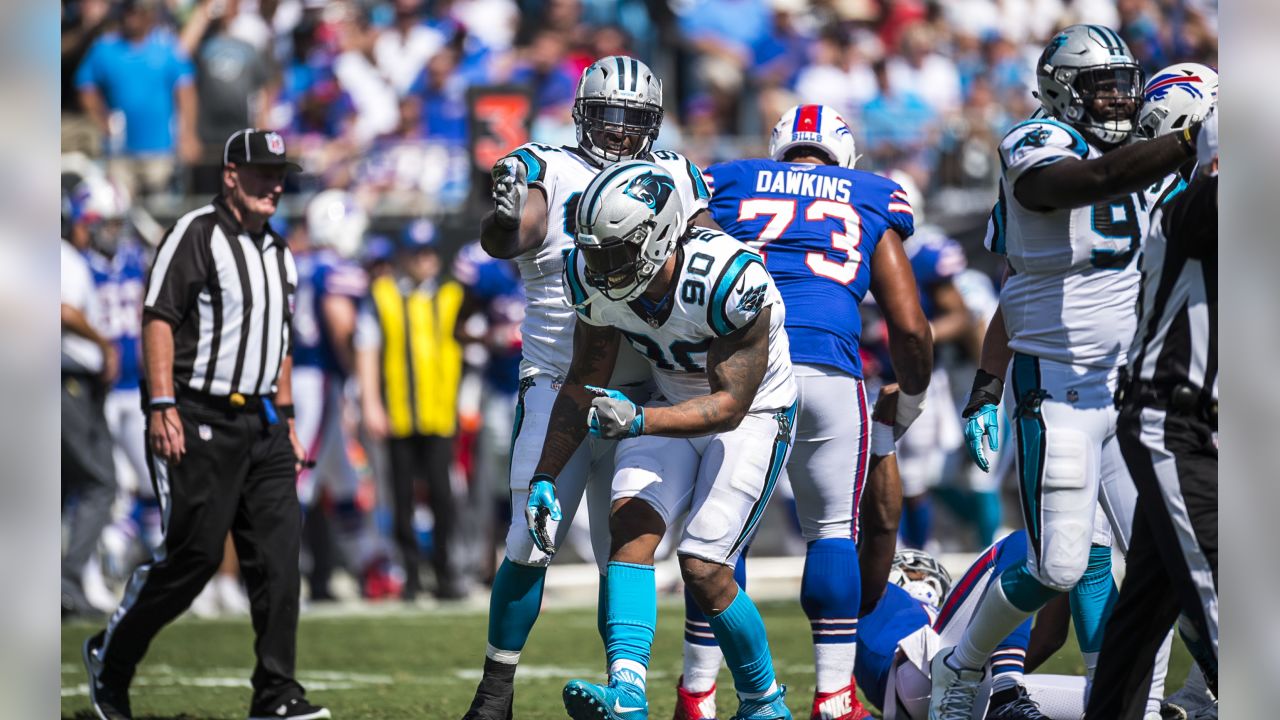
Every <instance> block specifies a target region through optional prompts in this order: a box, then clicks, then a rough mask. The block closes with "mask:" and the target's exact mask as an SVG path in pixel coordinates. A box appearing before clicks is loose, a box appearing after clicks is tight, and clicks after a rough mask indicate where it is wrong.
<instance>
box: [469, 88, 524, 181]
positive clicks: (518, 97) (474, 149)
mask: <svg viewBox="0 0 1280 720" xmlns="http://www.w3.org/2000/svg"><path fill="white" fill-rule="evenodd" d="M532 108H533V98H532V96H531V95H530V93H529V89H528V88H525V87H522V86H519V85H492V86H487V87H473V88H471V89H470V90H468V91H467V109H468V113H467V116H468V118H469V121H470V126H471V133H470V135H471V163H472V167H473V168H474V169H475V171H476V172H477V173H478V174H482V175H484V176H485V177H488V176H489V169H490V168H492V167H493V164H494V163H495V162H497V161H498V158H500V157H502V156H503V155H506V154H507V153H509V152H511V151H512V150H513V149H515V148H516V147H518V146H520V145H523V144H525V143H526V142H529V126H530V123H531V122H532V120H533V112H532ZM484 192H486V193H487V192H488V187H487V185H486V187H485V188H484Z"/></svg>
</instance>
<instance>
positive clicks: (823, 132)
mask: <svg viewBox="0 0 1280 720" xmlns="http://www.w3.org/2000/svg"><path fill="white" fill-rule="evenodd" d="M769 155H770V157H769V158H767V159H763V158H762V159H753V160H738V161H734V162H728V163H723V164H718V165H713V166H711V167H709V168H708V169H707V178H708V184H709V185H710V186H711V187H712V190H713V196H712V200H711V213H712V217H713V218H714V219H715V221H716V222H717V223H718V224H719V225H720V226H721V227H723V228H724V229H725V231H726V232H728V233H730V234H732V235H733V236H734V237H736V238H737V239H739V240H741V241H743V242H746V243H747V244H748V245H750V246H751V247H752V248H754V249H755V250H757V251H758V252H759V253H760V255H761V256H762V257H763V258H764V262H765V265H766V267H767V268H768V271H769V274H770V275H771V276H772V277H773V278H774V281H775V282H776V283H777V287H778V290H779V292H780V293H781V295H782V298H783V300H784V302H785V303H786V307H787V317H786V327H787V332H788V334H789V335H790V336H791V338H792V343H791V346H790V350H791V361H792V363H793V367H794V370H795V377H796V384H797V387H798V392H799V407H798V411H797V417H796V445H795V449H794V451H793V453H792V456H791V461H790V463H789V464H788V467H787V474H788V476H789V478H790V481H791V486H792V488H793V489H794V491H795V499H796V510H797V513H798V515H799V518H800V526H801V532H802V534H803V536H804V539H805V540H806V542H807V549H806V552H805V567H804V576H803V580H802V583H801V590H800V601H801V605H802V606H803V608H804V611H805V614H806V615H807V616H808V617H809V622H810V626H811V629H812V633H813V644H814V658H815V665H816V667H817V687H816V694H815V696H814V700H813V709H812V713H811V717H813V718H821V719H823V720H828V719H839V720H860V719H861V718H865V717H869V715H868V714H867V712H866V710H865V709H863V707H862V705H861V703H860V702H859V701H858V697H857V691H856V688H855V686H854V684H853V682H852V678H853V666H854V655H855V652H856V647H857V645H856V642H857V628H858V609H859V606H860V604H861V597H860V588H861V579H860V577H859V566H858V549H857V540H858V520H857V518H858V506H859V502H860V499H861V495H862V489H863V484H864V482H865V480H866V476H867V471H868V464H869V462H870V456H871V453H870V450H869V445H870V433H871V406H870V403H869V402H868V400H867V392H866V389H865V388H864V386H863V374H862V362H861V359H860V357H859V353H858V350H859V341H860V339H861V331H862V326H861V323H860V318H859V313H858V304H859V303H860V302H861V301H862V299H863V297H864V296H865V295H866V293H867V291H868V289H870V290H871V291H873V292H874V293H875V295H876V298H877V299H878V300H879V302H880V305H881V307H882V308H883V310H884V315H885V318H886V320H887V322H888V326H889V345H890V355H891V356H892V361H893V365H894V369H895V370H896V371H897V374H898V383H899V386H900V391H899V392H898V394H897V410H896V413H897V416H896V422H895V424H896V428H895V431H896V433H897V434H898V435H901V433H902V432H903V431H905V430H906V428H907V427H908V426H909V425H910V424H911V422H912V421H913V420H914V419H915V418H916V416H917V415H919V414H920V410H921V405H922V403H923V401H924V395H925V391H926V389H927V387H928V385H929V378H930V372H931V370H932V365H933V340H932V338H931V336H930V332H929V324H928V322H927V321H926V320H925V316H924V314H923V312H922V311H921V307H920V300H919V295H918V293H917V290H916V283H915V280H914V279H913V277H912V273H911V265H910V263H909V262H908V260H907V257H906V255H905V254H904V252H903V248H902V242H903V240H904V239H906V238H908V237H910V236H911V234H912V232H913V231H914V224H913V218H912V213H911V206H910V204H909V203H908V202H907V201H906V193H905V191H904V190H903V189H902V187H901V186H899V185H898V184H897V183H895V182H893V181H892V180H889V179H888V178H885V177H881V176H879V175H874V174H872V173H868V172H863V171H860V170H855V169H853V168H854V162H855V159H856V150H855V148H854V142H853V133H852V131H851V130H850V129H849V126H848V124H847V123H846V122H845V121H844V118H842V117H841V116H840V114H839V113H837V112H836V111H835V110H834V109H832V108H829V107H825V106H822V105H800V106H796V107H793V108H791V109H790V110H788V111H786V112H785V113H783V115H782V117H781V119H780V120H779V121H778V123H777V125H775V126H774V130H773V135H772V137H771V140H770V144H769ZM693 674H694V673H690V672H689V669H688V668H686V672H685V675H686V677H685V683H686V684H687V683H688V681H689V676H690V675H693ZM711 677H712V678H714V672H713V673H712V675H711ZM711 689H712V688H707V687H682V688H681V690H682V698H681V699H682V700H683V695H684V694H686V693H696V692H706V691H709V690H711Z"/></svg>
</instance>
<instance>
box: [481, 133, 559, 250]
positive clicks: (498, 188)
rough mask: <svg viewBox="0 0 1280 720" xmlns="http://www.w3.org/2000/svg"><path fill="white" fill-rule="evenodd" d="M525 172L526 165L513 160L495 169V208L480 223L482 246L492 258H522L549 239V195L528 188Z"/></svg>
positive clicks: (536, 188)
mask: <svg viewBox="0 0 1280 720" xmlns="http://www.w3.org/2000/svg"><path fill="white" fill-rule="evenodd" d="M504 163H505V164H504ZM500 166H501V167H500ZM524 172H525V170H524V165H522V164H520V162H519V161H517V160H514V159H513V158H503V160H501V161H499V165H497V166H494V172H493V175H494V180H493V198H494V209H493V211H492V212H490V213H489V214H487V215H485V216H484V219H482V220H481V221H480V247H482V248H484V251H485V252H487V253H489V254H490V255H491V256H493V257H496V258H501V259H504V260H509V259H511V258H514V257H517V256H519V255H523V254H525V253H527V252H529V251H530V250H533V249H534V248H537V247H539V246H540V245H542V243H543V241H544V240H545V239H546V237H547V195H546V192H545V191H543V189H542V188H540V187H537V186H534V187H529V186H528V185H526V184H525V177H524ZM516 217H518V218H519V222H518V223H517V222H515V218H516Z"/></svg>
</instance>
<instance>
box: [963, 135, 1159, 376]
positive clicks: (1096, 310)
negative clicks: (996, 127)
mask: <svg viewBox="0 0 1280 720" xmlns="http://www.w3.org/2000/svg"><path fill="white" fill-rule="evenodd" d="M1101 155H1102V153H1101V151H1099V150H1098V149H1097V148H1095V147H1093V146H1092V145H1090V144H1089V143H1088V142H1087V141H1086V140H1085V139H1084V137H1083V136H1082V135H1081V134H1080V133H1079V132H1078V131H1076V130H1075V129H1074V128H1072V127H1070V126H1068V125H1066V124H1064V123H1061V122H1058V121H1056V120H1052V119H1048V118H1037V119H1032V120H1028V121H1026V122H1023V123H1021V124H1019V125H1016V126H1014V128H1013V129H1012V130H1010V131H1009V133H1008V134H1007V135H1005V137H1004V140H1003V141H1001V143H1000V163H1001V166H1002V168H1003V173H1002V176H1001V178H1000V197H999V200H998V201H997V202H996V205H995V208H994V209H993V210H992V211H991V220H990V222H989V223H988V225H987V236H986V241H985V243H986V247H987V249H988V250H991V251H992V252H995V253H999V254H1001V255H1005V256H1006V257H1007V259H1008V261H1009V266H1010V267H1011V268H1012V273H1011V274H1010V277H1009V279H1008V281H1007V282H1006V283H1005V285H1004V287H1003V288H1001V290H1000V305H1001V307H1002V308H1003V309H1004V321H1005V326H1006V327H1007V329H1008V331H1009V346H1010V347H1011V348H1013V349H1014V350H1016V351H1018V352H1022V353H1026V354H1029V355H1035V356H1037V357H1042V358H1046V359H1050V360H1056V361H1058V362H1063V363H1071V364H1078V365H1089V366H1094V367H1116V366H1119V365H1123V364H1124V363H1125V362H1126V360H1127V357H1128V351H1129V343H1130V341H1132V340H1133V334H1134V331H1135V330H1136V329H1137V327H1136V323H1137V313H1136V312H1135V311H1134V307H1135V304H1136V303H1137V301H1138V286H1139V283H1140V274H1139V271H1138V255H1139V249H1140V247H1141V245H1142V240H1143V238H1144V237H1146V234H1147V227H1148V225H1149V223H1150V212H1151V207H1152V202H1153V199H1152V195H1151V193H1152V192H1153V191H1152V190H1147V191H1143V192H1136V193H1133V194H1131V195H1124V196H1121V197H1117V198H1113V199H1111V200H1109V201H1104V202H1100V203H1097V204H1095V205H1088V206H1085V207H1079V208H1073V209H1069V210H1049V211H1038V210H1031V209H1028V208H1025V207H1023V206H1022V205H1021V204H1019V203H1018V200H1017V198H1016V197H1015V195H1014V192H1013V189H1014V186H1015V184H1016V183H1017V182H1018V178H1020V177H1022V174H1023V173H1025V172H1026V171H1028V170H1031V169H1032V168H1036V167H1041V166H1044V165H1048V164H1050V163H1054V162H1058V161H1059V160H1063V159H1065V158H1075V159H1092V158H1096V157H1100V156H1101ZM1157 187H1159V185H1157Z"/></svg>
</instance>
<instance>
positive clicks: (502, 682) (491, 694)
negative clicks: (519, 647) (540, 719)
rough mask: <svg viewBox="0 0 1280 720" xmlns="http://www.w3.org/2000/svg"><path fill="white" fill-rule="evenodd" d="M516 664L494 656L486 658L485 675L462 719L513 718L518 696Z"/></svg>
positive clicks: (498, 719) (492, 719)
mask: <svg viewBox="0 0 1280 720" xmlns="http://www.w3.org/2000/svg"><path fill="white" fill-rule="evenodd" d="M515 677H516V666H515V665H509V664H507V663H500V662H497V661H496V660H493V659H492V658H485V660H484V677H482V678H480V685H479V686H478V687H477V688H476V696H475V698H474V699H473V700H472V701H471V707H470V708H468V709H467V714H466V715H463V716H462V720H511V709H512V706H513V705H514V704H515V696H516V686H515Z"/></svg>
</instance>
